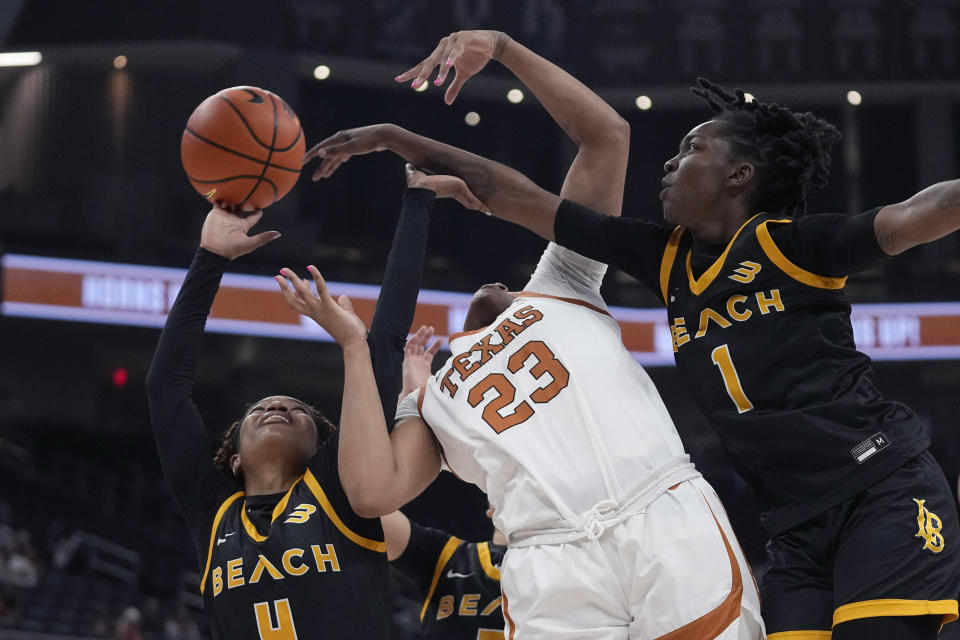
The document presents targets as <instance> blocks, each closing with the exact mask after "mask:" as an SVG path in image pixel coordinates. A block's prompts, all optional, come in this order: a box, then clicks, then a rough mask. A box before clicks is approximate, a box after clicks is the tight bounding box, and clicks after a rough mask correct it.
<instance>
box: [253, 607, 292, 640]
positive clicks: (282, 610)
mask: <svg viewBox="0 0 960 640" xmlns="http://www.w3.org/2000/svg"><path fill="white" fill-rule="evenodd" d="M270 604H271V603H270V602H257V603H255V604H254V605H253V612H254V615H256V616H257V630H258V631H259V632H260V640H297V628H296V627H295V626H294V624H293V613H292V612H291V611H290V600H288V599H287V598H284V599H283V600H274V601H273V609H274V612H275V614H276V618H274V617H273V616H271V615H270V613H271V612H270ZM274 619H275V620H276V621H277V624H276V625H274V623H273V621H274Z"/></svg>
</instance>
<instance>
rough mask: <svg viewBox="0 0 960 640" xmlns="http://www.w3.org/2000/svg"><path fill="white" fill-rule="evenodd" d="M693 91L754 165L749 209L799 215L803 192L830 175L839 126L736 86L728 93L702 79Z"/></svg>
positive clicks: (738, 152)
mask: <svg viewBox="0 0 960 640" xmlns="http://www.w3.org/2000/svg"><path fill="white" fill-rule="evenodd" d="M690 91H692V92H693V93H694V94H695V95H697V96H699V97H701V98H703V99H704V100H706V101H707V104H709V105H710V107H711V108H712V109H713V110H714V111H715V112H716V113H717V114H719V115H718V116H717V118H716V120H717V121H719V122H720V124H721V134H720V135H721V137H723V138H724V139H725V140H727V142H728V143H729V144H730V149H731V152H732V153H733V154H734V155H735V156H736V157H742V158H748V159H749V160H750V161H752V162H753V164H754V166H755V167H756V170H757V176H758V178H759V180H758V183H757V184H758V186H757V190H756V191H755V192H754V194H753V196H752V202H751V203H750V204H751V208H752V210H753V212H754V213H756V212H760V211H769V212H781V213H784V214H786V215H788V216H801V215H803V214H804V213H806V210H807V193H808V192H809V191H810V190H812V189H820V188H822V187H824V186H825V185H826V184H827V182H828V181H829V179H830V151H831V150H832V149H833V145H834V144H836V143H837V142H838V141H839V140H840V138H841V134H840V131H839V130H838V129H837V128H836V127H835V126H833V125H832V124H830V123H829V122H827V121H826V120H824V119H822V118H818V117H817V116H815V115H813V114H812V113H810V112H808V111H806V112H802V113H797V112H794V111H791V110H790V109H787V108H786V107H781V106H780V105H777V104H775V103H765V102H760V101H758V100H756V99H753V100H747V97H746V95H745V94H744V92H743V91H742V90H741V89H734V91H733V93H730V92H729V91H728V90H726V89H724V88H723V87H721V86H720V85H717V84H714V83H713V82H711V81H709V80H707V79H706V78H697V86H696V87H691V88H690Z"/></svg>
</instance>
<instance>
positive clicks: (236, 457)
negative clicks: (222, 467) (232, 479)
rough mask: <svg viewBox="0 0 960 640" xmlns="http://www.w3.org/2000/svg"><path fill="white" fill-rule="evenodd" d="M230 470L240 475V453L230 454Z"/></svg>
mask: <svg viewBox="0 0 960 640" xmlns="http://www.w3.org/2000/svg"><path fill="white" fill-rule="evenodd" d="M230 471H232V472H233V475H235V476H238V475H240V454H239V453H235V454H233V455H232V456H230Z"/></svg>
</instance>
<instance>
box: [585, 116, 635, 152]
mask: <svg viewBox="0 0 960 640" xmlns="http://www.w3.org/2000/svg"><path fill="white" fill-rule="evenodd" d="M578 146H579V147H580V148H581V149H583V148H584V147H591V148H598V149H603V150H604V152H606V153H616V152H617V151H618V150H621V151H623V152H624V153H626V152H627V151H629V149H630V123H629V122H627V121H626V120H625V119H624V118H623V117H622V116H621V115H620V114H619V113H617V112H616V111H613V110H612V109H611V110H610V113H609V114H606V116H605V117H603V118H600V119H599V120H598V121H597V122H596V123H594V126H592V127H591V128H590V130H589V131H588V133H587V135H584V136H583V138H582V139H581V140H580V141H579V142H578Z"/></svg>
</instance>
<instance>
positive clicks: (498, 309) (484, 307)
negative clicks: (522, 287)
mask: <svg viewBox="0 0 960 640" xmlns="http://www.w3.org/2000/svg"><path fill="white" fill-rule="evenodd" d="M516 297H517V294H516V293H515V292H513V291H508V290H507V285H505V284H503V283H502V282H491V283H490V284H485V285H483V286H482V287H480V288H479V289H477V292H476V293H475V294H473V300H471V301H470V308H469V309H467V317H466V318H465V319H464V321H463V330H464V331H473V330H475V329H480V328H482V327H485V326H487V325H488V324H491V323H492V322H493V321H494V320H496V319H497V316H498V315H500V314H501V313H503V312H504V311H505V310H506V309H507V307H509V306H510V305H511V304H513V301H514V299H515V298H516Z"/></svg>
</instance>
